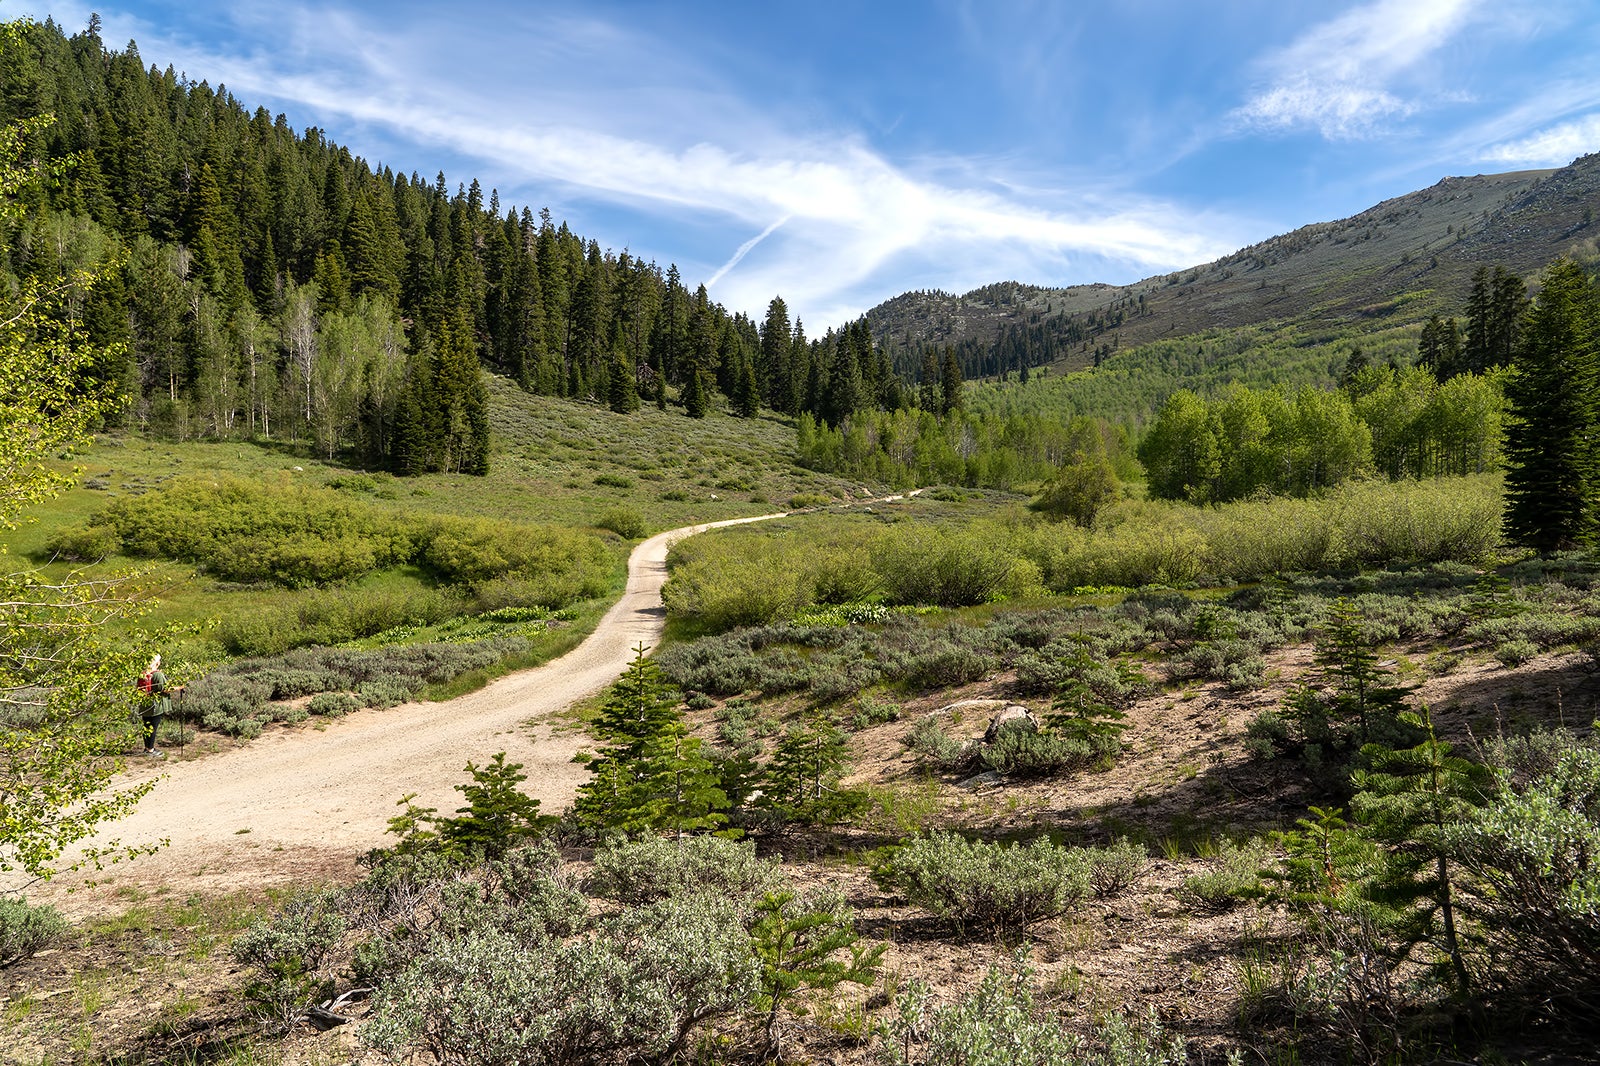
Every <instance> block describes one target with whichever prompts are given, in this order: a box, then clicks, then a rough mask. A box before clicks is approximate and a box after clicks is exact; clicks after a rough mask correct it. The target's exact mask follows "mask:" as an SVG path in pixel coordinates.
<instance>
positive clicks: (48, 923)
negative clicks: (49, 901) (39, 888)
mask: <svg viewBox="0 0 1600 1066" xmlns="http://www.w3.org/2000/svg"><path fill="white" fill-rule="evenodd" d="M67 928H68V927H67V921H66V919H65V918H63V917H61V914H60V913H59V912H58V911H57V910H56V909H55V908H54V907H51V906H48V905H41V906H33V905H32V904H30V903H28V901H27V900H23V899H18V898H16V897H14V896H3V895H0V967H3V966H10V965H11V964H12V963H14V962H20V961H21V960H23V959H26V958H28V957H30V956H32V955H33V954H34V953H35V952H37V951H40V950H42V949H44V948H47V947H49V946H50V945H51V944H53V943H55V942H56V941H57V940H59V939H61V937H63V936H65V935H66V932H67Z"/></svg>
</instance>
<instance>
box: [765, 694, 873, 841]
mask: <svg viewBox="0 0 1600 1066" xmlns="http://www.w3.org/2000/svg"><path fill="white" fill-rule="evenodd" d="M848 741H849V736H848V734H846V733H845V731H844V730H842V729H840V728H839V727H838V726H836V725H835V724H834V723H833V722H832V720H830V719H829V718H828V716H827V715H826V714H824V713H823V712H821V711H815V712H813V713H812V714H810V715H808V716H807V718H806V720H805V722H804V723H803V724H802V725H800V726H798V727H794V728H791V729H790V730H789V731H788V733H786V734H785V735H784V738H783V739H782V740H780V741H779V742H778V747H777V750H776V751H774V752H773V755H772V761H771V762H770V763H769V764H768V765H767V768H766V775H765V784H766V787H765V789H764V791H763V792H762V794H761V798H760V799H759V800H757V805H758V806H760V807H761V808H763V809H764V810H767V811H770V812H772V813H773V814H775V815H776V816H777V817H778V818H780V819H781V820H783V821H785V822H800V823H803V824H806V825H817V824H831V823H833V822H836V821H839V820H840V819H842V818H844V817H847V816H848V815H849V814H850V813H851V812H852V811H853V810H855V809H856V808H857V807H859V806H860V804H861V802H862V800H863V795H862V793H860V792H859V791H855V790H851V789H845V788H841V787H840V784H839V782H840V779H841V778H842V777H843V776H844V774H845V771H846V770H847V769H848V768H849V762H850V755H849V744H848Z"/></svg>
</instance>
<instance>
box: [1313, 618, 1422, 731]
mask: <svg viewBox="0 0 1600 1066" xmlns="http://www.w3.org/2000/svg"><path fill="white" fill-rule="evenodd" d="M1316 649H1317V651H1316V662H1317V665H1318V666H1319V667H1320V668H1321V674H1320V677H1321V680H1322V682H1323V684H1325V685H1328V686H1329V687H1331V689H1332V696H1333V703H1332V706H1331V708H1330V718H1331V727H1332V731H1333V734H1334V736H1335V737H1341V736H1346V735H1348V734H1349V733H1350V731H1351V729H1352V726H1353V729H1354V736H1355V738H1356V740H1357V743H1358V744H1360V745H1365V744H1367V743H1369V742H1371V741H1373V740H1374V739H1383V740H1388V739H1392V738H1393V737H1394V736H1395V735H1396V730H1395V726H1396V725H1397V724H1398V723H1399V722H1400V712H1401V709H1402V708H1403V706H1404V699H1405V694H1406V692H1407V689H1405V688H1403V687H1401V686H1399V685H1395V684H1393V683H1392V681H1393V678H1392V675H1391V674H1390V673H1389V671H1387V670H1385V669H1383V668H1382V667H1381V666H1380V665H1379V663H1378V656H1377V654H1376V653H1374V651H1373V650H1372V645H1371V642H1370V641H1368V640H1367V637H1366V634H1365V633H1364V632H1363V620H1362V617H1361V612H1360V611H1359V610H1358V609H1357V608H1356V606H1355V604H1353V603H1351V602H1350V601H1349V600H1347V599H1344V598H1342V597H1341V598H1340V599H1337V600H1335V601H1334V602H1333V603H1332V604H1331V605H1330V606H1329V608H1328V618H1327V621H1326V622H1325V623H1324V625H1323V632H1322V635H1321V637H1320V638H1319V639H1318V640H1317V645H1316Z"/></svg>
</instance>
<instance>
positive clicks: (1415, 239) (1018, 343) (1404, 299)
mask: <svg viewBox="0 0 1600 1066" xmlns="http://www.w3.org/2000/svg"><path fill="white" fill-rule="evenodd" d="M1596 206H1600V154H1593V155H1586V156H1581V157H1579V158H1577V159H1575V160H1574V161H1573V162H1572V163H1569V164H1568V165H1567V166H1565V167H1560V168H1554V169H1548V170H1523V171H1510V172H1506V173H1502V174H1477V175H1471V176H1455V175H1452V176H1446V177H1443V178H1441V179H1440V180H1439V181H1437V182H1435V183H1434V184H1432V185H1430V186H1427V187H1425V188H1422V189H1418V190H1415V191H1413V192H1409V193H1405V194H1402V195H1400V196H1396V197H1391V198H1389V199H1387V200H1384V201H1381V202H1380V203H1377V204H1375V205H1373V206H1372V207H1369V208H1367V209H1366V210H1364V211H1361V212H1358V213H1357V214H1354V215H1351V216H1349V217H1347V218H1342V219H1335V220H1332V221H1326V222H1313V223H1308V224H1306V225H1304V226H1301V227H1298V228H1296V229H1294V230H1291V231H1289V232H1288V233H1283V234H1279V235H1277V236H1274V237H1269V238H1267V239H1266V240H1264V241H1259V242H1257V243H1255V244H1251V245H1247V246H1245V247H1243V248H1240V249H1238V250H1237V251H1234V252H1232V253H1229V254H1228V255H1225V256H1222V257H1220V258H1218V259H1215V260H1212V261H1211V262H1209V263H1203V264H1198V265H1196V266H1192V267H1188V268H1185V269H1183V270H1178V271H1174V272H1171V273H1167V274H1159V275H1153V276H1151V277H1148V278H1144V279H1141V280H1140V281H1137V282H1133V283H1131V284H1127V285H1110V284H1105V283H1090V284H1079V285H1072V286H1062V287H1049V286H1038V285H1029V284H1026V283H1022V282H1017V281H1001V282H995V283H992V284H989V285H985V286H981V287H979V288H977V289H973V290H971V291H969V292H967V293H963V294H959V295H957V294H951V293H944V292H929V291H925V290H924V291H916V292H907V293H902V294H900V295H899V296H896V297H893V298H891V299H889V300H886V301H884V302H883V303H880V304H878V305H877V306H876V307H874V308H872V309H871V310H869V311H868V312H867V313H866V318H867V321H868V322H869V323H870V325H871V327H872V331H873V335H874V337H876V338H877V339H878V340H879V341H880V342H882V343H884V344H886V345H888V346H890V347H891V348H894V349H896V350H897V363H898V364H899V365H901V366H902V368H904V369H910V368H911V366H912V365H914V363H915V361H916V360H915V355H916V353H917V352H920V351H921V350H922V348H923V347H926V346H930V345H931V346H934V347H942V346H944V345H946V344H949V345H953V346H955V347H956V348H957V350H958V355H959V356H960V358H961V360H962V367H963V371H964V372H967V373H968V374H969V375H970V376H994V375H995V374H1001V373H1005V372H1007V371H1010V370H1018V369H1021V368H1022V367H1023V366H1040V365H1054V366H1056V367H1058V368H1060V369H1065V370H1073V369H1079V368H1081V367H1084V366H1088V365H1095V364H1097V363H1098V360H1099V359H1100V358H1103V357H1105V356H1107V355H1109V354H1111V353H1112V352H1114V351H1118V350H1122V349H1126V348H1128V347H1131V346H1134V345H1138V344H1141V343H1145V342H1148V341H1153V340H1160V339H1164V338H1172V337H1179V336H1185V335H1187V334H1191V333H1198V332H1203V331H1206V330H1212V329H1219V328H1221V329H1226V328H1235V327H1241V326H1249V325H1257V324H1262V323H1266V322H1281V321H1285V320H1300V321H1304V322H1307V323H1324V324H1333V323H1348V322H1350V321H1353V320H1361V319H1390V318H1392V317H1394V316H1395V315H1396V314H1397V313H1398V314H1403V315H1405V316H1407V317H1408V318H1409V317H1412V316H1414V317H1415V319H1416V320H1417V321H1421V320H1423V319H1426V318H1427V316H1428V315H1429V314H1431V313H1436V312H1437V313H1442V314H1452V313H1455V311H1456V310H1457V308H1458V307H1459V306H1460V305H1461V304H1463V303H1464V302H1465V299H1466V295H1467V291H1468V289H1469V287H1470V284H1471V276H1472V274H1473V272H1474V271H1475V270H1476V269H1477V267H1478V266H1480V265H1483V264H1486V263H1493V264H1499V265H1503V266H1506V267H1507V268H1508V269H1510V270H1512V271H1514V272H1516V273H1519V274H1522V275H1524V276H1528V275H1531V274H1533V273H1535V272H1537V271H1538V270H1539V269H1541V268H1542V267H1543V266H1544V265H1545V264H1547V263H1549V262H1550V261H1551V260H1553V259H1554V258H1556V257H1557V256H1559V255H1561V254H1565V253H1572V252H1576V253H1578V254H1580V255H1586V256H1587V255H1593V254H1594V252H1595V247H1596V239H1597V237H1600V228H1597V227H1596V225H1595V222H1594V213H1595V208H1596Z"/></svg>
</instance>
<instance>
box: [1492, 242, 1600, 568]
mask: <svg viewBox="0 0 1600 1066" xmlns="http://www.w3.org/2000/svg"><path fill="white" fill-rule="evenodd" d="M1597 329H1600V297H1597V293H1596V289H1595V286H1594V285H1593V283H1591V282H1590V281H1589V279H1588V278H1587V277H1586V276H1585V275H1584V273H1583V271H1582V269H1581V268H1579V267H1578V266H1577V265H1576V264H1574V263H1572V262H1571V261H1569V260H1565V259H1563V260H1561V261H1559V262H1557V263H1556V264H1554V265H1553V266H1551V267H1550V269H1549V270H1547V271H1546V272H1545V276H1544V287H1543V289H1542V290H1541V291H1540V293H1539V299H1538V301H1537V302H1536V303H1535V304H1534V306H1533V308H1532V310H1531V311H1530V313H1529V315H1528V320H1527V325H1526V327H1525V329H1524V331H1523V335H1522V340H1521V343H1520V344H1519V346H1518V349H1517V358H1516V363H1515V372H1514V373H1513V374H1512V375H1511V378H1510V380H1509V381H1508V382H1507V383H1506V401H1507V405H1508V407H1509V410H1508V419H1507V426H1506V440H1505V455H1506V490H1505V494H1506V510H1505V531H1506V537H1507V538H1508V539H1509V540H1511V541H1512V542H1513V543H1515V544H1521V545H1524V546H1526V547H1529V548H1532V549H1534V550H1535V551H1538V552H1551V551H1556V550H1559V549H1563V548H1570V547H1573V546H1575V545H1577V544H1579V543H1581V542H1585V541H1588V540H1590V539H1592V538H1593V536H1594V531H1595V523H1596V516H1595V499H1594V497H1595V492H1596V481H1597V461H1600V456H1597V453H1596V447H1597V445H1596V443H1595V442H1594V440H1593V437H1594V432H1595V424H1596V420H1597V417H1600V409H1597V389H1600V366H1597V360H1600V352H1597V350H1596V347H1597Z"/></svg>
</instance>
